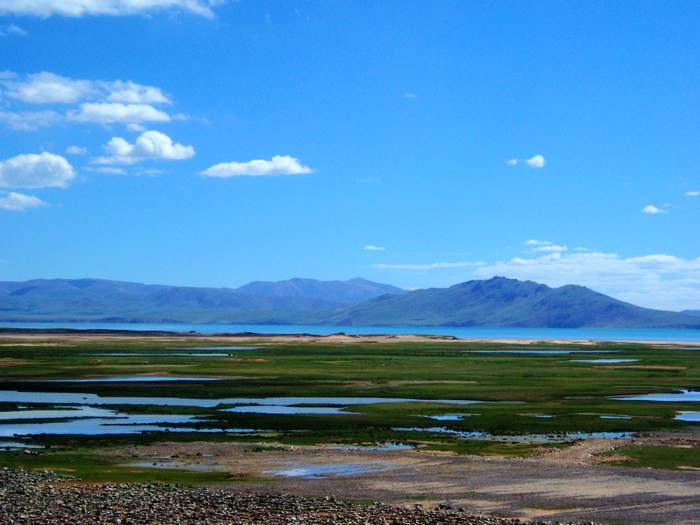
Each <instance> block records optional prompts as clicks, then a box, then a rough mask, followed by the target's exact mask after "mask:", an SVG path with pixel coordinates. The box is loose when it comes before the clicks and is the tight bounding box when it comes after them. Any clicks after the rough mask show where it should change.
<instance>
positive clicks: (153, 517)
mask: <svg viewBox="0 0 700 525" xmlns="http://www.w3.org/2000/svg"><path fill="white" fill-rule="evenodd" d="M0 523H2V524H3V525H10V524H12V525H20V524H22V525H26V524H42V525H53V524H75V525H78V524H98V523H99V524H122V525H127V524H129V525H141V524H166V523H167V524H173V525H176V524H183V525H184V524H187V525H196V524H236V525H254V524H255V525H258V524H260V525H262V524H264V525H281V524H296V525H302V524H309V525H311V524H313V525H331V524H332V525H345V524H347V525H370V524H371V525H375V524H376V525H382V524H383V525H428V524H436V525H437V524H445V525H447V524H451V525H516V524H517V525H536V524H537V525H544V524H545V523H547V522H540V521H538V522H523V521H520V520H510V519H500V518H493V517H485V516H473V515H468V514H467V513H465V512H462V511H460V510H459V509H452V508H445V507H438V508H435V509H423V508H422V507H420V506H415V507H413V508H404V507H395V506H390V505H384V504H380V503H374V504H370V505H355V504H350V503H347V502H343V501H339V500H336V499H335V498H333V497H330V498H304V497H296V496H287V495H284V496H280V495H269V494H236V493H233V492H231V491H227V490H216V489H211V488H182V487H176V486H173V485H162V484H136V483H108V484H94V485H91V484H85V483H79V482H74V481H71V480H70V478H67V477H65V476H61V475H57V474H53V473H48V472H28V471H22V470H11V469H0ZM589 525H593V524H589Z"/></svg>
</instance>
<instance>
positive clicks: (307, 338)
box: [0, 328, 700, 348]
mask: <svg viewBox="0 0 700 525" xmlns="http://www.w3.org/2000/svg"><path fill="white" fill-rule="evenodd" d="M139 339H143V340H147V341H163V342H182V341H188V340H191V341H196V342H197V343H231V344H239V343H253V342H255V343H266V342H269V343H333V344H351V343H421V342H432V343H455V342H458V343H477V344H478V343H483V344H489V343H491V344H508V345H524V346H526V345H535V344H549V345H552V344H553V345H557V344H561V345H563V344H566V345H572V344H573V345H586V346H591V345H596V344H600V343H604V341H597V340H590V339H510V338H488V339H487V338H465V339H458V338H456V337H453V336H440V335H434V336H433V335H410V334H406V335H379V334H378V335H349V334H343V333H340V334H330V335H313V334H259V333H250V332H241V333H232V334H228V333H226V334H211V335H208V334H207V335H205V334H200V333H193V332H149V331H132V330H62V329H55V330H53V329H52V330H48V329H36V330H35V329H10V328H0V345H3V344H5V345H7V344H9V343H10V342H14V343H25V344H47V345H48V344H70V343H78V342H81V341H82V342H85V341H119V340H132V341H133V340H139ZM614 342H616V343H633V344H645V345H654V346H668V347H678V346H686V347H693V348H695V347H697V348H700V342H698V341H664V340H653V341H650V340H639V339H629V340H616V341H614Z"/></svg>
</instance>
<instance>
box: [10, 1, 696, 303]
mask: <svg viewBox="0 0 700 525" xmlns="http://www.w3.org/2000/svg"><path fill="white" fill-rule="evenodd" d="M671 7H672V9H671V8H669V6H668V5H666V4H663V3H662V2H643V1H634V2H632V1H628V2H624V1H623V2H615V3H611V2H586V3H580V2H573V1H572V2H565V1H549V2H548V1H542V2H520V1H517V2H516V1H512V2H508V1H503V2H461V1H438V2H428V1H422V2H411V1H401V2H399V1H383V2H369V1H356V2H342V1H331V0H327V1H299V2H295V1H288V2H279V1H265V0H239V1H237V2H234V1H224V2H212V3H210V2H207V1H206V0H117V1H111V2H107V1H106V0H82V1H80V2H77V1H74V0H31V1H24V0H22V1H20V0H3V1H1V2H0V71H3V73H0V238H2V241H3V242H2V244H1V245H0V261H1V262H0V279H2V280H22V279H30V278H36V277H85V276H90V277H102V278H111V279H124V280H134V281H141V282H157V283H168V284H182V285H206V286H238V285H241V284H244V283H245V282H248V281H251V280H255V279H265V280H277V279H285V278H289V277H293V276H303V277H314V278H320V279H345V278H350V277H354V276H364V277H367V278H370V279H373V280H377V281H382V282H389V283H393V284H396V285H399V286H403V287H406V288H417V287H427V286H446V285H450V284H454V283H456V282H460V281H464V280H468V279H473V278H485V277H490V276H492V275H495V274H499V275H508V276H512V277H518V278H529V279H534V280H538V281H541V282H546V283H548V284H551V285H561V284H565V283H569V282H573V283H578V284H585V285H588V286H591V287H593V288H596V289H598V290H600V291H603V292H605V293H610V294H611V295H614V296H615V297H619V298H622V299H626V300H631V301H633V302H636V303H638V304H643V305H645V306H654V307H661V308H673V309H681V308H700V258H699V256H700V233H699V231H700V228H698V224H700V196H698V194H697V192H698V191H700V172H699V168H698V166H700V162H699V161H700V127H699V126H698V122H699V118H698V117H699V116H700V115H699V113H700V67H698V66H700V64H699V57H700V54H699V53H698V49H700V33H698V31H697V26H696V22H697V20H698V16H699V15H700V5H698V4H697V3H696V2H690V1H680V2H674V3H673V5H672V6H671ZM528 241H530V242H528ZM372 248H374V249H372ZM380 248H381V249H380Z"/></svg>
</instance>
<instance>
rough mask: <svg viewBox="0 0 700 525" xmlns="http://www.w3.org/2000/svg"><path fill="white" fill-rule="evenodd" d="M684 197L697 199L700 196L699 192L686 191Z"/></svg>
mask: <svg viewBox="0 0 700 525" xmlns="http://www.w3.org/2000/svg"><path fill="white" fill-rule="evenodd" d="M685 196H686V197H697V196H700V191H686V192H685Z"/></svg>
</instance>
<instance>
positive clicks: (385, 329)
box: [0, 322, 700, 342]
mask: <svg viewBox="0 0 700 525" xmlns="http://www.w3.org/2000/svg"><path fill="white" fill-rule="evenodd" d="M0 328H50V329H56V328H73V329H78V330H86V329H93V330H95V329H101V330H146V331H149V330H155V331H172V332H199V333H202V334H213V333H224V332H225V333H241V332H254V333H260V334H300V333H306V334H315V335H329V334H334V333H339V332H344V333H346V334H353V335H369V334H387V335H399V334H418V335H445V336H454V337H458V338H460V339H467V338H474V339H538V340H549V339H570V340H578V339H588V340H594V341H686V342H700V330H693V329H671V328H474V327H470V328H464V327H449V326H438V327H425V326H330V325H329V326H319V325H258V324H254V325H240V324H230V325H226V324H178V323H171V324H167V323H163V324H148V323H143V324H140V323H64V322H61V323H7V322H5V323H0Z"/></svg>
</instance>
